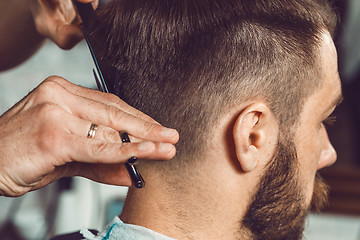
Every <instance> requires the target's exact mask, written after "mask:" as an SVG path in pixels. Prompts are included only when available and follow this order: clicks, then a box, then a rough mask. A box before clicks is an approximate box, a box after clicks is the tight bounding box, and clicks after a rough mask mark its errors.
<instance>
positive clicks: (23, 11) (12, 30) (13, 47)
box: [0, 0, 45, 71]
mask: <svg viewBox="0 0 360 240" xmlns="http://www.w3.org/2000/svg"><path fill="white" fill-rule="evenodd" d="M30 1H32V0H0V36H1V37H0V71H4V70H7V69H9V68H12V67H15V66H16V65H18V64H20V63H22V62H23V61H25V60H26V59H28V58H29V57H31V56H32V55H33V54H34V53H35V52H36V50H38V49H39V47H40V46H41V45H42V44H43V42H44V40H45V38H44V37H42V36H41V35H40V34H39V33H38V32H37V31H36V28H35V25H34V21H33V17H32V14H31V9H30Z"/></svg>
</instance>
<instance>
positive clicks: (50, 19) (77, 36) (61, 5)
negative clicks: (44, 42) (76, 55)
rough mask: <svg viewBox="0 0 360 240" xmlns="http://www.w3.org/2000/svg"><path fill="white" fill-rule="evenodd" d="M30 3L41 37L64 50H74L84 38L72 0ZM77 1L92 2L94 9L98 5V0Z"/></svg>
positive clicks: (45, 0)
mask: <svg viewBox="0 0 360 240" xmlns="http://www.w3.org/2000/svg"><path fill="white" fill-rule="evenodd" d="M27 1H29V0H27ZM30 1H31V11H32V14H33V18H34V22H35V27H36V29H37V31H38V32H39V33H40V35H42V36H44V37H46V38H49V39H51V40H52V41H53V42H55V43H56V44H57V45H58V46H59V47H61V48H63V49H70V48H72V47H73V46H74V45H75V44H77V43H78V42H79V41H80V40H81V39H82V38H83V35H82V32H81V29H80V25H79V22H80V21H79V17H78V16H77V15H76V11H75V8H74V5H73V3H72V1H71V0H30ZM77 1H79V2H82V3H89V2H91V3H92V4H93V6H94V8H95V7H96V6H97V4H98V0H77Z"/></svg>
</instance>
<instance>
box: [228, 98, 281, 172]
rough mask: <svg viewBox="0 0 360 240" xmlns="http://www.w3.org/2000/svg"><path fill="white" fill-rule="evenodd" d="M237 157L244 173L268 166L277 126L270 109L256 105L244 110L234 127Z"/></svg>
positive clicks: (261, 104)
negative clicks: (260, 166) (261, 166)
mask: <svg viewBox="0 0 360 240" xmlns="http://www.w3.org/2000/svg"><path fill="white" fill-rule="evenodd" d="M233 138H234V143H235V151H236V157H237V160H238V161H239V163H240V165H241V168H242V170H243V171H244V172H251V171H253V170H255V169H256V168H257V167H258V166H259V165H263V164H266V161H267V158H268V156H271V155H272V153H273V151H274V146H275V145H276V144H275V143H276V140H277V124H276V121H275V118H274V116H273V114H272V112H271V110H270V109H269V107H268V106H267V105H265V104H263V103H254V104H250V105H248V106H247V107H246V108H244V109H243V110H242V111H241V113H240V114H239V116H238V117H237V119H236V121H235V124H234V127H233Z"/></svg>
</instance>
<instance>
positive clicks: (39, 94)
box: [33, 76, 62, 103]
mask: <svg viewBox="0 0 360 240" xmlns="http://www.w3.org/2000/svg"><path fill="white" fill-rule="evenodd" d="M58 78H59V77H56V76H52V77H48V78H47V79H45V80H44V81H43V82H42V83H41V84H40V85H39V86H38V87H37V88H36V89H35V90H34V92H33V97H34V98H35V99H34V102H36V103H42V102H48V101H50V100H51V98H52V97H53V96H54V95H55V94H57V93H58V92H59V91H61V90H62V88H61V86H60V85H59V84H58V83H57V82H56V80H55V79H58Z"/></svg>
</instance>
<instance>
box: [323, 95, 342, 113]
mask: <svg viewBox="0 0 360 240" xmlns="http://www.w3.org/2000/svg"><path fill="white" fill-rule="evenodd" d="M343 100H344V97H343V95H342V93H340V94H339V95H338V96H337V97H336V98H335V99H334V100H333V101H332V102H331V104H330V106H329V107H328V108H327V109H326V112H328V111H330V109H332V108H335V107H337V106H339V105H340V104H341V102H342V101H343Z"/></svg>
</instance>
